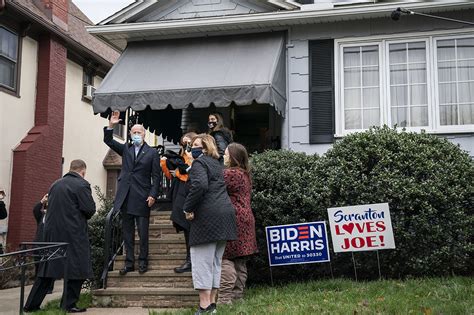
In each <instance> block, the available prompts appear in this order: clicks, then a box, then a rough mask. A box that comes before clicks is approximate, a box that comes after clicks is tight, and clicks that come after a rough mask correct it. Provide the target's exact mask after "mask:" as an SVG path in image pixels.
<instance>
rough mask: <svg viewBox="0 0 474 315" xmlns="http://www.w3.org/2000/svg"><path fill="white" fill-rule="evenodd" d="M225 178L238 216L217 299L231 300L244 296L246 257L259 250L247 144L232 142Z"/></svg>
mask: <svg viewBox="0 0 474 315" xmlns="http://www.w3.org/2000/svg"><path fill="white" fill-rule="evenodd" d="M224 165H225V167H226V169H225V170H224V180H225V183H226V186H227V192H228V193H229V196H230V200H231V201H232V205H233V206H234V208H235V215H236V218H237V234H238V236H239V238H238V240H236V241H229V242H227V245H226V248H225V252H224V256H223V259H222V275H221V285H220V289H219V294H218V300H217V302H218V303H222V304H231V303H232V302H234V301H236V300H239V299H242V298H243V293H244V288H245V283H246V281H247V260H248V258H249V257H250V256H251V255H253V254H255V253H257V252H258V249H257V237H256V233H255V217H254V215H253V212H252V209H251V207H250V195H251V192H252V181H251V178H250V167H249V157H248V154H247V150H246V149H245V147H244V146H243V145H241V144H239V143H235V142H234V143H231V144H229V146H228V147H227V149H226V150H225V154H224Z"/></svg>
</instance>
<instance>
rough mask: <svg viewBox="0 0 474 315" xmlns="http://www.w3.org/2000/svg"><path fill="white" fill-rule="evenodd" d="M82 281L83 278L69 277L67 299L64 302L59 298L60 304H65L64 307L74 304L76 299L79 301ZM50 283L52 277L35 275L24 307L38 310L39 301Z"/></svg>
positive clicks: (42, 298)
mask: <svg viewBox="0 0 474 315" xmlns="http://www.w3.org/2000/svg"><path fill="white" fill-rule="evenodd" d="M84 281H85V280H83V279H82V280H81V279H79V280H77V279H70V280H68V281H67V284H66V286H67V287H66V289H67V299H66V303H65V304H64V303H63V302H64V301H63V300H62V299H61V305H62V306H63V305H65V306H66V307H65V308H66V309H69V308H71V307H75V306H76V303H77V301H79V296H80V294H81V288H82V284H83V283H84ZM52 283H54V279H53V278H42V277H37V278H36V280H35V283H34V284H33V287H32V288H31V291H30V294H29V295H28V299H27V300H26V304H25V309H28V310H38V309H39V308H40V306H41V303H43V300H44V297H45V296H46V293H47V292H48V289H49V288H50V287H51V284H52Z"/></svg>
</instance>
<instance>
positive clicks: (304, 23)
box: [87, 0, 474, 155]
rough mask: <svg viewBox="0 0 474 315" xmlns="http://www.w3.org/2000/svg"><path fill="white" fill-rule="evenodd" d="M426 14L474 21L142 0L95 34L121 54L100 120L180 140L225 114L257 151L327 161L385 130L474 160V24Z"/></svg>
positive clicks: (392, 5)
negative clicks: (428, 138)
mask: <svg viewBox="0 0 474 315" xmlns="http://www.w3.org/2000/svg"><path fill="white" fill-rule="evenodd" d="M398 7H404V8H405V9H407V10H411V11H410V12H416V13H420V14H407V15H402V16H399V19H398V20H397V21H396V20H393V19H391V14H392V12H393V11H395V10H396V9H397V8H398ZM399 13H400V12H399ZM422 14H424V15H422ZM426 14H428V15H435V16H439V17H445V18H451V19H453V20H464V21H471V23H472V22H473V21H474V19H473V18H472V17H473V16H474V2H472V1H454V0H447V1H430V2H425V1H400V2H392V1H382V0H370V1H369V0H349V1H348V0H339V1H337V0H334V1H328V0H325V1H318V0H315V1H277V0H269V1H253V0H243V1H237V0H220V1H214V0H199V1H197V0H196V1H194V0H193V1H185V0H179V1H168V0H163V1H137V2H135V3H133V4H131V5H130V6H128V7H127V8H125V9H123V10H121V11H119V12H117V13H116V14H114V15H112V16H111V17H110V18H108V19H106V20H104V21H103V22H102V23H100V25H97V26H91V27H88V28H87V29H88V31H89V32H90V33H91V34H93V35H95V36H96V37H98V38H101V39H103V40H105V41H106V42H108V43H109V44H110V45H112V46H114V47H116V48H118V49H120V50H123V51H124V52H123V54H122V57H121V59H120V60H119V61H118V62H117V63H116V64H115V65H114V67H113V68H112V70H111V71H110V72H109V74H108V75H107V77H106V78H105V79H104V82H103V83H102V85H101V86H100V87H99V89H98V90H97V91H96V93H95V96H94V100H93V106H94V111H95V112H96V113H104V112H108V111H110V110H120V111H125V110H126V109H128V108H132V109H133V110H135V111H136V113H137V114H138V116H139V117H141V121H143V122H144V123H145V125H147V126H149V127H150V128H151V129H154V130H156V131H157V133H160V134H163V135H164V136H165V137H168V138H170V139H173V140H177V139H178V138H179V136H180V135H181V132H182V131H183V132H184V131H188V130H200V131H202V130H205V128H206V126H205V124H206V121H207V115H208V114H209V113H211V112H213V111H220V112H221V113H222V114H223V115H224V117H225V120H226V124H227V125H228V126H229V127H230V128H231V129H232V130H233V131H234V132H235V139H236V140H237V141H239V142H242V143H243V144H245V145H246V146H247V147H248V148H249V149H250V151H251V152H253V151H259V150H263V149H267V148H280V147H281V148H286V149H290V150H294V151H302V152H307V153H319V154H322V153H324V152H326V151H327V150H328V148H330V147H331V145H332V144H333V143H334V141H337V139H340V138H342V137H344V136H345V135H347V134H350V133H352V132H357V131H361V130H366V129H367V128H369V127H370V126H381V125H384V124H386V125H389V126H397V127H399V128H405V129H406V130H409V131H416V132H422V131H425V132H428V133H433V134H437V135H440V136H444V137H447V138H448V139H449V140H451V141H453V142H454V143H458V144H459V145H460V146H461V148H463V149H465V150H467V151H468V152H470V154H471V155H474V92H473V91H474V26H473V25H472V24H471V25H468V24H463V23H459V22H456V21H453V20H451V21H449V20H446V19H444V20H443V19H439V18H433V17H429V16H426ZM394 17H395V18H396V17H397V16H394ZM176 126H179V127H180V128H176Z"/></svg>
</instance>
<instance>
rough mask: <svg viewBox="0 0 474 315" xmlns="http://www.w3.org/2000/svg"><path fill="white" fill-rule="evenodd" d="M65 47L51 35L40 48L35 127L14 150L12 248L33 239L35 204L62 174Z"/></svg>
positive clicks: (10, 240)
mask: <svg viewBox="0 0 474 315" xmlns="http://www.w3.org/2000/svg"><path fill="white" fill-rule="evenodd" d="M66 61H67V50H66V48H65V47H64V46H63V45H62V44H61V43H60V42H58V41H56V40H55V39H54V38H51V37H50V36H44V37H41V38H40V40H39V49H38V77H37V91H36V111H35V126H34V127H33V128H32V129H31V130H30V131H29V132H28V134H27V135H26V137H25V138H23V140H22V141H21V143H20V145H19V146H18V147H16V148H15V150H14V152H13V174H12V183H11V187H12V189H11V201H10V209H9V210H10V212H9V220H8V235H7V242H8V246H9V248H10V250H12V249H14V248H16V247H17V245H18V244H19V243H20V242H24V241H32V240H33V238H34V235H35V232H36V222H35V220H34V217H33V212H32V210H33V206H34V205H35V204H36V203H37V202H39V200H40V199H41V197H42V196H43V195H44V194H45V193H47V192H48V189H49V187H50V186H51V184H52V183H53V182H54V181H55V180H56V179H58V178H59V177H60V176H61V173H62V147H63V134H64V132H63V131H64V99H65V88H66Z"/></svg>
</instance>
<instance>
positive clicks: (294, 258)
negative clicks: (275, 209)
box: [265, 222, 329, 266]
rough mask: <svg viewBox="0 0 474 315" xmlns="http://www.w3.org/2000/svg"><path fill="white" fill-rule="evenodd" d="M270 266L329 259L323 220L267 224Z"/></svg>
mask: <svg viewBox="0 0 474 315" xmlns="http://www.w3.org/2000/svg"><path fill="white" fill-rule="evenodd" d="M265 231H266V235H267V246H268V259H269V261H270V266H282V265H295V264H309V263H317V262H326V261H329V248H328V239H327V233H326V223H325V222H309V223H299V224H289V225H278V226H267V227H266V228H265Z"/></svg>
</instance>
